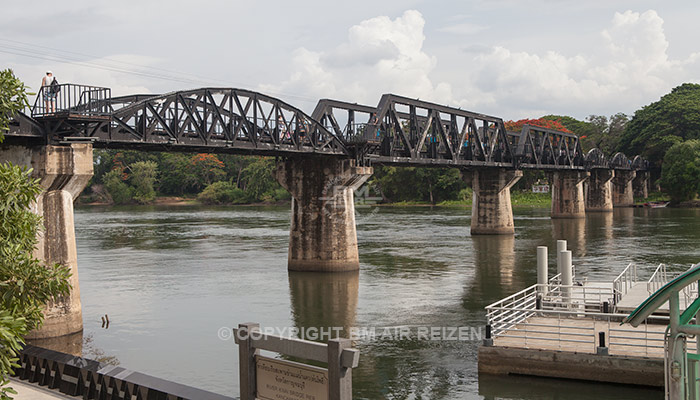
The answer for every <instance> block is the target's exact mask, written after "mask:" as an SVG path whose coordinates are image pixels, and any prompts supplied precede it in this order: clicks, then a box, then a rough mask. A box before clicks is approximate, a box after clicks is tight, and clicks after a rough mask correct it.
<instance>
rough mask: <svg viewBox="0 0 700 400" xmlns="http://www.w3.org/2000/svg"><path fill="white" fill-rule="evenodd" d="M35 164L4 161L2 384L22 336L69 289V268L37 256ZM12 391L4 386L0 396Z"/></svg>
mask: <svg viewBox="0 0 700 400" xmlns="http://www.w3.org/2000/svg"><path fill="white" fill-rule="evenodd" d="M30 174H31V170H28V169H25V168H21V167H18V166H14V165H12V164H10V163H4V164H0V215H1V216H2V219H0V385H2V386H4V385H5V384H6V383H7V377H8V375H9V374H10V373H11V369H12V368H13V367H16V366H17V365H16V362H17V352H18V351H19V349H20V348H21V345H22V344H23V343H24V341H23V339H22V337H23V335H25V334H26V333H27V332H29V331H30V330H32V329H35V328H37V327H39V326H40V325H41V324H42V322H43V314H42V310H43V308H44V306H45V305H46V303H48V302H49V301H51V300H53V299H55V298H57V297H58V296H63V295H67V294H68V293H69V290H70V285H69V283H68V279H69V277H70V270H69V268H67V267H64V266H60V265H53V266H44V265H42V264H41V263H40V262H39V260H37V259H36V258H34V257H33V255H32V252H33V250H34V247H35V245H36V243H37V240H36V236H37V232H38V230H39V227H40V224H41V218H40V217H39V216H37V215H36V214H34V213H32V212H31V210H30V206H31V204H32V203H33V202H34V199H35V197H36V196H37V195H38V194H39V193H40V192H41V187H40V186H39V182H38V180H35V179H32V178H31V176H30ZM7 393H14V392H13V391H12V390H11V389H9V388H5V387H3V388H2V389H1V390H0V396H1V397H2V398H7V397H6V396H7Z"/></svg>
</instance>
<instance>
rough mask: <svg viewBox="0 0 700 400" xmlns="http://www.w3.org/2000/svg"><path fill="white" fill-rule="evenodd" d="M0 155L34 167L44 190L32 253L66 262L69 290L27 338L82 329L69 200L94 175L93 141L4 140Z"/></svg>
mask: <svg viewBox="0 0 700 400" xmlns="http://www.w3.org/2000/svg"><path fill="white" fill-rule="evenodd" d="M0 159H2V160H3V161H10V162H12V163H13V164H15V165H26V166H29V167H31V168H33V170H34V171H33V176H34V177H36V178H38V179H39V182H40V185H41V187H42V188H43V189H44V191H43V192H42V193H41V194H39V196H38V197H37V201H36V204H35V209H34V211H35V212H36V213H37V214H39V215H40V216H41V217H42V218H43V224H44V229H43V230H42V231H41V232H40V233H39V235H38V238H37V239H38V243H37V248H36V251H35V256H36V257H37V258H38V259H40V260H42V261H43V262H44V264H46V265H52V264H61V265H65V266H67V267H69V268H70V271H71V278H70V284H71V292H70V294H69V295H68V296H65V297H63V298H61V299H59V300H57V301H56V302H52V303H51V304H49V305H48V306H47V308H46V309H45V310H44V316H45V318H44V325H43V326H42V327H41V328H40V329H38V330H35V331H32V332H30V333H29V334H28V335H27V337H26V338H27V339H30V340H31V339H46V338H53V337H59V336H64V335H69V334H72V333H76V332H80V331H82V330H83V313H82V308H81V304H80V284H79V281H78V256H77V250H76V245H75V228H74V222H73V200H75V198H76V197H78V195H79V194H80V192H81V191H82V190H83V189H84V188H85V186H86V185H87V183H88V181H89V180H90V177H92V145H90V144H72V145H70V146H54V145H46V146H38V147H25V146H4V147H3V148H2V150H1V151H0Z"/></svg>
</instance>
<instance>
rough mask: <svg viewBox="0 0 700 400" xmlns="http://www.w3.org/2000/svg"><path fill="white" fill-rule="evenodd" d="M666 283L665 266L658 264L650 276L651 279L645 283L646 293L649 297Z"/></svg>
mask: <svg viewBox="0 0 700 400" xmlns="http://www.w3.org/2000/svg"><path fill="white" fill-rule="evenodd" d="M666 282H668V274H667V273H666V264H659V266H658V267H656V270H654V273H653V274H651V277H650V278H649V280H648V281H647V293H649V296H651V295H652V294H654V292H656V291H657V290H659V289H661V287H662V286H663V285H665V284H666Z"/></svg>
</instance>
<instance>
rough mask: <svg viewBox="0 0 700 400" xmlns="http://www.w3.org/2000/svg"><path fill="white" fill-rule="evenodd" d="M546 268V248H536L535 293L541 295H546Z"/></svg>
mask: <svg viewBox="0 0 700 400" xmlns="http://www.w3.org/2000/svg"><path fill="white" fill-rule="evenodd" d="M547 267H548V265H547V246H537V285H538V286H537V291H538V292H540V293H541V294H542V295H546V294H547V281H548V279H547V278H548V275H549V271H548V270H547V269H548V268H547Z"/></svg>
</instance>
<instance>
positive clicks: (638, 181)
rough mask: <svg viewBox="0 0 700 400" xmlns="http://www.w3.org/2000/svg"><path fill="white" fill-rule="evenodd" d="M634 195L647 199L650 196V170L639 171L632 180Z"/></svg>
mask: <svg viewBox="0 0 700 400" xmlns="http://www.w3.org/2000/svg"><path fill="white" fill-rule="evenodd" d="M632 189H633V192H634V197H637V198H640V199H646V198H647V197H649V171H637V173H636V174H635V177H634V179H633V180H632Z"/></svg>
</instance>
